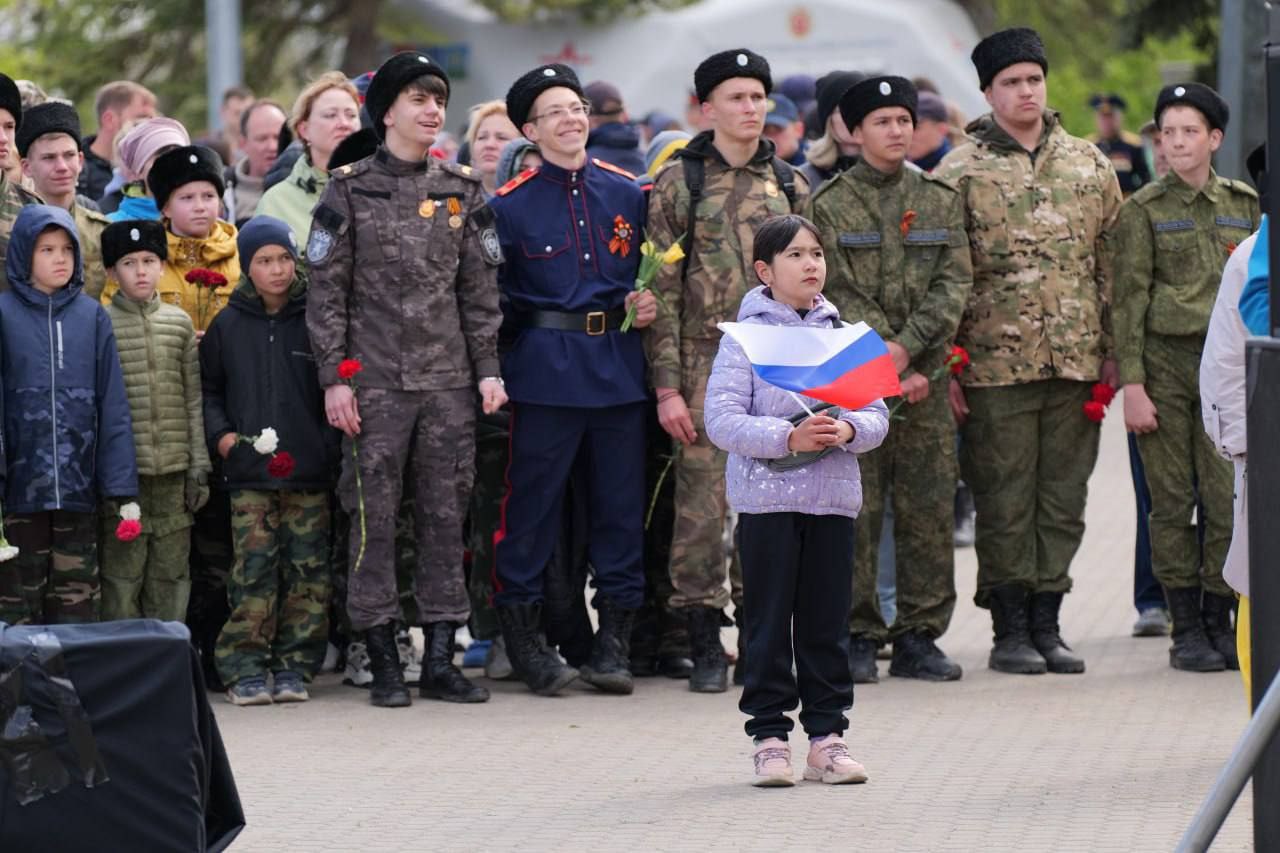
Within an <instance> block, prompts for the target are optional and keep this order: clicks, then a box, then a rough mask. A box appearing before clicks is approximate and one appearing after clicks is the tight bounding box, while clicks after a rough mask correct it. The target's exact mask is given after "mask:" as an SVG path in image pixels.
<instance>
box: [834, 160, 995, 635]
mask: <svg viewBox="0 0 1280 853" xmlns="http://www.w3.org/2000/svg"><path fill="white" fill-rule="evenodd" d="M809 217H810V218H811V219H812V220H813V221H814V223H815V224H816V225H817V226H818V227H819V228H820V229H821V230H822V242H823V245H824V246H825V248H826V258H827V285H826V288H825V290H824V291H823V295H824V296H826V297H827V298H828V299H829V300H831V302H833V303H835V305H836V307H838V308H839V309H840V313H841V316H842V317H843V318H844V320H845V321H846V322H848V323H856V322H859V321H862V322H865V323H867V324H868V325H869V326H871V327H872V328H873V329H875V330H876V332H877V333H879V335H880V336H881V337H882V338H884V339H885V340H886V341H894V342H896V343H899V344H901V345H902V346H903V347H905V348H906V350H907V352H908V354H909V355H910V356H911V362H910V364H909V366H908V368H907V370H906V371H905V372H904V373H903V376H904V377H906V376H910V375H912V374H914V373H917V372H918V373H921V374H923V375H924V376H926V377H929V376H932V375H933V374H935V373H937V372H938V371H939V369H940V368H941V366H942V365H943V364H944V362H945V361H946V359H947V355H948V350H949V348H950V346H951V341H952V340H953V339H954V337H955V333H956V327H957V325H958V324H959V322H960V314H961V312H962V311H963V310H964V306H965V302H966V300H967V299H968V297H969V292H970V290H971V289H972V288H973V267H972V264H971V262H970V258H969V243H968V240H967V238H966V237H965V230H964V207H963V204H962V199H961V197H960V194H959V193H958V192H956V190H955V189H954V188H953V187H951V186H949V185H948V184H945V183H943V182H942V181H941V180H939V179H938V178H936V177H934V176H933V175H930V174H925V173H921V172H918V171H916V170H914V169H911V168H909V167H903V168H901V169H899V170H898V171H897V172H896V173H894V174H892V175H886V174H883V173H881V172H878V171H876V170H875V169H874V168H872V167H871V166H869V165H867V164H866V163H865V162H859V163H857V164H856V165H855V166H853V167H852V168H850V169H849V170H847V171H845V172H843V173H841V174H840V175H839V176H838V177H835V178H832V179H831V180H830V181H828V182H827V183H825V184H823V185H822V187H821V189H819V190H818V192H816V193H815V194H814V196H813V199H812V201H811V202H810V205H809ZM947 382H948V379H947V378H945V377H944V378H942V379H939V380H938V381H936V382H933V383H932V387H931V388H930V389H929V396H928V397H926V398H925V399H924V400H921V401H920V402H919V403H917V404H915V405H911V404H906V403H904V404H903V406H902V408H901V409H900V410H899V412H898V414H897V415H896V416H895V422H894V423H893V424H892V425H891V429H890V430H889V435H888V437H887V438H886V439H885V441H884V443H883V444H882V445H881V446H880V447H878V448H876V449H875V450H872V451H871V452H869V453H865V454H863V455H862V456H861V457H860V458H859V461H858V465H859V467H860V469H861V475H862V511H861V512H860V513H859V514H858V520H857V533H858V535H857V540H856V542H855V548H854V579H853V584H854V588H853V609H852V613H851V617H850V632H851V633H852V634H854V635H855V636H861V637H867V638H869V639H873V640H875V641H876V642H877V643H883V642H884V641H885V640H887V639H888V638H889V633H890V632H889V628H888V626H886V625H885V621H884V617H883V616H882V615H881V613H880V598H879V596H878V595H877V594H876V574H877V571H878V565H877V563H878V560H877V557H878V552H879V547H880V546H879V543H880V532H881V527H882V525H883V522H884V510H885V502H886V500H887V499H890V494H888V493H889V491H890V489H892V492H891V500H892V502H893V510H894V513H893V514H894V544H895V547H896V550H897V560H896V563H897V566H898V572H897V589H898V616H897V619H896V620H895V622H894V626H893V632H892V633H893V635H894V636H895V637H896V636H898V635H900V634H903V633H907V632H923V633H926V634H928V635H929V636H930V637H931V638H937V637H940V636H942V634H943V633H945V632H946V630H947V626H948V625H949V624H950V622H951V614H952V611H953V610H954V609H955V601H956V589H955V558H954V550H953V544H952V538H953V529H952V523H951V522H952V518H953V514H952V503H953V501H954V499H955V480H956V449H955V448H956V442H955V423H954V421H953V420H952V418H951V412H950V410H949V409H948V407H947ZM898 418H901V420H898Z"/></svg>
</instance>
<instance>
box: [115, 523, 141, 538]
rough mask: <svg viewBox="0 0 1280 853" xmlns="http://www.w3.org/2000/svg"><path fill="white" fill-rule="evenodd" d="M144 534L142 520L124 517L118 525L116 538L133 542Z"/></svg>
mask: <svg viewBox="0 0 1280 853" xmlns="http://www.w3.org/2000/svg"><path fill="white" fill-rule="evenodd" d="M141 535H142V522H141V521H138V520H137V519H132V518H122V519H120V523H119V524H117V525H116V538H117V539H119V540H120V541H121V542H132V541H133V540H135V539H137V538H138V537H139V536H141Z"/></svg>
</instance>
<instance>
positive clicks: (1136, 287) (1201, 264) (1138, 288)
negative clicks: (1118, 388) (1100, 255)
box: [1108, 171, 1259, 384]
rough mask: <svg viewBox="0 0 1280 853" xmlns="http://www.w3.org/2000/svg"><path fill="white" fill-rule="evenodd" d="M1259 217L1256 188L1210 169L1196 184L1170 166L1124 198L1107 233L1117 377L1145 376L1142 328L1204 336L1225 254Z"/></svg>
mask: <svg viewBox="0 0 1280 853" xmlns="http://www.w3.org/2000/svg"><path fill="white" fill-rule="evenodd" d="M1258 222H1259V215H1258V194H1257V193H1255V192H1254V191H1253V189H1251V188H1250V187H1249V186H1248V185H1247V184H1245V183H1243V182H1242V181H1232V180H1228V179H1226V178H1220V177H1218V176H1217V175H1216V174H1213V173H1210V176H1209V182H1208V183H1207V184H1205V186H1204V188H1203V189H1200V190H1196V189H1193V188H1192V187H1191V186H1189V185H1188V184H1187V183H1186V182H1185V181H1183V180H1182V179H1181V178H1179V177H1178V176H1177V174H1176V173H1174V172H1172V171H1170V172H1169V173H1168V174H1167V175H1165V176H1164V177H1163V178H1161V179H1160V180H1158V181H1156V182H1155V183H1153V184H1148V185H1147V186H1145V187H1143V188H1142V189H1140V190H1138V191H1137V192H1136V193H1134V194H1133V195H1132V196H1131V197H1130V198H1129V200H1128V201H1126V202H1125V203H1124V206H1123V207H1121V208H1120V216H1119V218H1117V220H1116V225H1115V228H1114V230H1113V233H1112V234H1111V236H1110V239H1109V240H1108V248H1109V250H1110V253H1111V265H1112V267H1113V269H1114V270H1115V287H1116V308H1115V323H1116V352H1117V357H1118V361H1119V367H1120V381H1121V382H1123V383H1125V384H1130V383H1141V382H1145V381H1146V371H1145V370H1144V368H1143V364H1142V353H1143V348H1144V344H1145V342H1146V336H1147V333H1148V332H1150V333H1153V334H1157V335H1198V336H1201V337H1203V336H1204V334H1205V333H1206V332H1207V331H1208V329H1209V315H1210V314H1211V313H1212V312H1213V303H1214V299H1215V298H1216V297H1217V295H1218V285H1219V284H1220V283H1221V281H1222V269H1223V267H1224V266H1226V263H1227V258H1228V257H1230V256H1231V253H1232V252H1233V251H1234V250H1235V247H1236V244H1237V243H1240V242H1243V241H1244V239H1245V238H1246V237H1248V236H1249V235H1250V234H1252V233H1253V232H1254V230H1256V229H1257V227H1258Z"/></svg>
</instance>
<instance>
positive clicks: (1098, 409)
mask: <svg viewBox="0 0 1280 853" xmlns="http://www.w3.org/2000/svg"><path fill="white" fill-rule="evenodd" d="M1084 416H1085V417H1086V418H1088V419H1089V420H1091V421H1093V422H1094V423H1096V424H1100V423H1102V419H1103V418H1105V417H1106V416H1107V407H1106V406H1104V405H1102V404H1101V403H1099V402H1098V401H1097V400H1090V401H1089V402H1087V403H1085V404H1084Z"/></svg>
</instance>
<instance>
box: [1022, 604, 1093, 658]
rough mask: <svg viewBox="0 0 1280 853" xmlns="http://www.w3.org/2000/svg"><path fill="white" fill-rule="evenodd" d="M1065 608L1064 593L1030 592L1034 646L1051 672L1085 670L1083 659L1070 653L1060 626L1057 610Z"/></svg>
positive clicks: (1032, 643)
mask: <svg viewBox="0 0 1280 853" xmlns="http://www.w3.org/2000/svg"><path fill="white" fill-rule="evenodd" d="M1060 610H1062V593H1060V592H1035V593H1032V594H1031V645H1033V646H1035V647H1036V651H1038V652H1039V653H1040V656H1041V657H1043V658H1044V662H1045V665H1046V666H1047V667H1048V669H1049V671H1050V672H1056V673H1059V674H1069V673H1078V672H1084V659H1083V658H1081V657H1079V656H1078V655H1073V654H1071V647H1070V646H1068V645H1067V644H1066V642H1065V641H1064V640H1063V639H1062V629H1061V628H1060V627H1059V626H1058V612H1059V611H1060Z"/></svg>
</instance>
